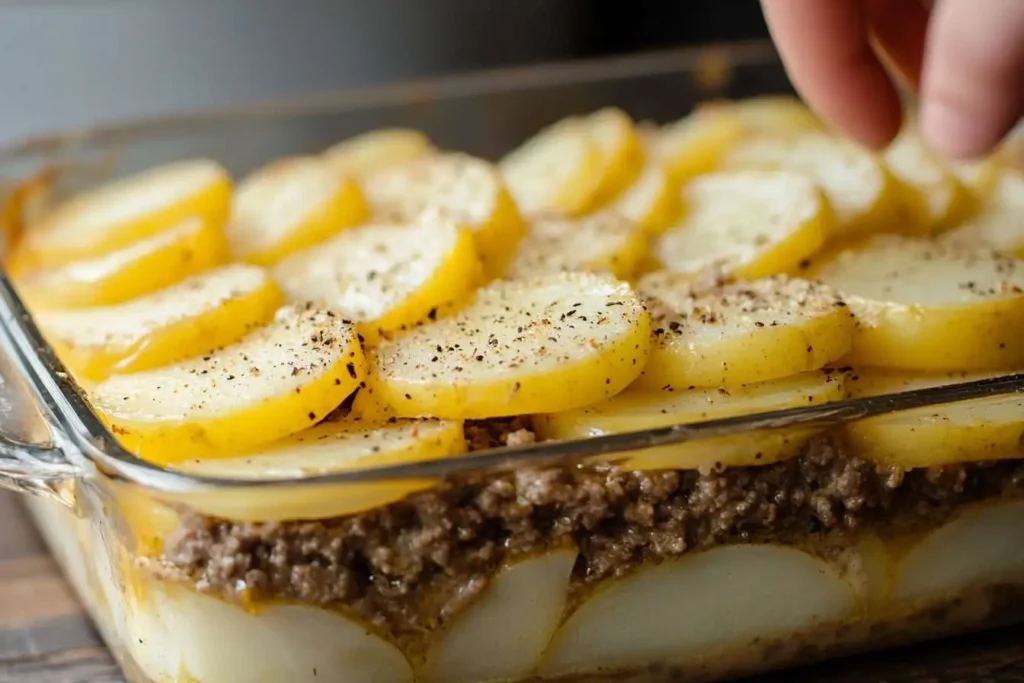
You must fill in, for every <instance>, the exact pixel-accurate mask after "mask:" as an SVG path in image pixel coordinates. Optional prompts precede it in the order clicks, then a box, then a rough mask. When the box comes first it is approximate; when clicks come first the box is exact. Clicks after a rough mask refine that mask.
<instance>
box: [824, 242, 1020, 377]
mask: <svg viewBox="0 0 1024 683" xmlns="http://www.w3.org/2000/svg"><path fill="white" fill-rule="evenodd" d="M810 272H811V273H812V275H813V276H814V277H817V278H820V279H821V280H824V281H825V282H826V283H828V284H830V285H832V286H833V287H835V288H836V289H837V290H839V292H840V294H841V295H842V296H843V299H844V300H845V301H846V303H847V304H849V306H850V310H851V311H852V312H853V313H854V315H856V316H857V329H856V333H855V334H854V340H853V350H852V352H851V354H850V356H849V357H848V361H849V362H850V363H852V364H854V365H864V366H874V367H884V368H902V369H905V370H920V371H943V370H988V369H999V368H1007V367H1019V366H1021V365H1024V345H1021V344H1020V343H1019V337H1020V331H1021V330H1022V329H1024V289H1022V287H1024V264H1021V263H1020V262H1019V261H1016V260H1014V259H1010V258H1006V257H1003V256H999V255H997V254H995V253H993V252H990V251H974V250H961V249H956V248H953V247H950V246H948V245H943V244H937V243H934V242H931V241H927V240H916V239H911V238H904V237H897V236H895V235H880V236H875V237H874V238H872V239H869V240H867V241H865V242H864V243H862V244H860V245H858V247H857V248H856V249H844V250H840V251H838V252H837V253H836V254H835V255H834V256H832V257H831V258H829V259H827V260H825V261H824V263H821V264H817V265H816V266H813V267H812V269H811V271H810Z"/></svg>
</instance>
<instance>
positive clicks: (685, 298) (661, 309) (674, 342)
mask: <svg viewBox="0 0 1024 683" xmlns="http://www.w3.org/2000/svg"><path fill="white" fill-rule="evenodd" d="M637 291H638V292H640V294H641V295H642V296H644V297H645V299H646V301H647V308H648V310H649V311H650V312H651V317H652V322H653V325H654V342H653V344H652V346H651V355H650V358H649V359H648V361H647V366H646V367H645V369H644V374H643V375H641V376H640V378H639V379H638V380H637V383H636V386H637V387H644V388H648V389H661V388H666V387H675V388H677V389H681V388H685V387H689V386H698V387H731V386H737V385H741V384H750V383H754V382H763V381H766V380H770V379H778V378H780V377H788V376H790V375H796V374H799V373H801V372H807V371H809V370H818V369H819V368H822V367H824V366H825V365H828V364H829V363H832V362H834V361H836V360H838V359H840V358H842V357H843V356H844V355H845V354H846V353H847V352H848V351H849V350H850V346H851V345H852V343H853V327H854V321H853V315H852V314H851V313H850V311H849V309H848V307H847V306H846V304H845V303H843V301H842V299H840V298H839V296H838V295H837V294H836V292H835V290H833V289H832V288H831V287H829V286H828V285H824V284H821V283H817V282H809V281H807V280H799V279H791V278H789V277H788V276H785V275H777V276H774V277H770V278H765V279H762V280H753V281H750V282H745V281H739V282H733V283H726V284H722V285H717V286H713V287H711V288H709V289H704V290H701V289H700V288H696V287H694V286H692V285H691V283H690V282H689V277H688V276H686V275H680V274H678V273H671V272H665V271H662V272H657V273H651V274H649V275H646V276H644V277H643V278H641V279H640V281H639V282H638V283H637Z"/></svg>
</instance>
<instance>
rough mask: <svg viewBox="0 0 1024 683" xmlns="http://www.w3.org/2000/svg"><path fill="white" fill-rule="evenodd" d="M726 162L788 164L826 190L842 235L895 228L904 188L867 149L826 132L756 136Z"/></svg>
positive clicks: (735, 166) (737, 165) (748, 165)
mask: <svg viewBox="0 0 1024 683" xmlns="http://www.w3.org/2000/svg"><path fill="white" fill-rule="evenodd" d="M722 165H723V167H724V168H729V169H738V168H761V169H787V170H790V171H795V172H798V173H803V174H805V175H807V177H809V178H811V179H812V180H813V181H814V182H815V183H817V184H818V185H819V186H820V187H821V189H822V190H823V191H824V193H825V196H826V197H827V198H828V201H829V203H830V204H831V205H832V209H833V210H834V212H835V215H836V228H837V231H838V233H839V234H842V235H858V234H864V233H867V232H877V231H880V230H892V229H894V228H898V227H899V226H895V225H893V224H892V223H893V218H894V216H897V215H898V209H899V191H898V187H897V184H896V182H895V180H894V179H893V177H892V175H891V174H890V173H889V172H888V170H887V169H886V168H885V166H884V165H883V164H882V163H880V162H879V161H878V159H876V158H875V156H874V155H873V154H871V153H870V152H868V151H867V150H865V149H863V148H861V147H859V146H857V145H856V144H854V143H852V142H848V141H845V140H842V139H840V138H837V137H833V136H831V135H827V134H825V133H805V134H802V135H796V136H784V137H766V138H753V139H751V140H748V141H746V142H743V143H741V144H739V145H737V146H736V147H735V148H733V149H732V150H730V151H729V153H728V154H727V155H726V157H725V159H724V160H723V162H722Z"/></svg>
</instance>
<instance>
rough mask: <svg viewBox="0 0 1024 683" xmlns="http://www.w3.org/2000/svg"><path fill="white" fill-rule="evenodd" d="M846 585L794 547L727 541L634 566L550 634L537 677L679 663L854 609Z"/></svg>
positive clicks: (846, 615)
mask: <svg viewBox="0 0 1024 683" xmlns="http://www.w3.org/2000/svg"><path fill="white" fill-rule="evenodd" d="M859 607H860V604H859V601H858V599H857V595H856V592H855V591H854V590H853V588H852V587H851V586H850V584H849V583H848V582H847V581H845V580H843V579H842V578H841V577H840V576H839V574H838V573H837V572H836V571H835V570H834V569H833V568H832V567H830V566H829V565H828V564H826V563H825V562H823V561H821V560H818V559H815V558H814V557H812V556H811V555H809V554H807V553H804V552H802V551H800V550H795V549H793V548H785V547H779V546H769V545H734V546H725V547H720V548H715V549H712V550H707V551H703V552H695V553H693V554H692V555H686V556H684V557H682V558H680V559H678V560H672V561H669V562H664V563H662V564H660V565H658V566H654V567H648V568H644V569H640V570H639V571H637V572H636V573H634V574H632V575H630V576H629V577H627V578H624V579H621V580H619V581H616V582H614V583H612V584H610V585H608V586H606V587H604V588H601V589H599V590H598V591H597V592H596V593H595V594H594V595H593V596H591V597H589V598H588V599H587V600H586V601H584V603H583V604H582V605H581V606H580V607H579V608H578V609H577V610H576V611H575V612H574V613H573V614H572V616H571V617H570V618H569V619H568V621H567V622H566V623H565V624H563V625H562V627H561V628H559V630H558V631H557V632H556V633H555V637H554V639H553V640H552V643H551V646H550V648H549V650H548V652H547V653H546V655H545V656H544V659H543V661H542V663H541V668H540V673H541V674H542V675H546V676H547V675H558V674H571V673H576V672H585V671H592V670H594V669H597V668H602V669H616V668H625V667H629V666H645V665H649V664H650V663H651V662H659V663H660V662H664V663H671V664H681V665H685V664H687V663H696V662H699V661H700V660H701V658H702V657H704V656H707V655H709V654H711V653H714V654H715V655H716V656H719V657H725V656H728V653H729V651H730V650H733V649H735V650H736V651H740V650H741V649H742V648H744V647H746V646H748V645H749V643H750V642H751V641H753V640H755V639H759V640H763V641H772V640H781V639H785V638H786V637H788V636H793V635H795V634H798V633H801V632H804V631H810V630H811V629H813V628H815V627H820V626H823V625H833V624H839V623H842V622H844V621H846V620H848V619H852V618H854V617H856V616H858V608H859Z"/></svg>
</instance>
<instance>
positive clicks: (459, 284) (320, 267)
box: [273, 218, 483, 344]
mask: <svg viewBox="0 0 1024 683" xmlns="http://www.w3.org/2000/svg"><path fill="white" fill-rule="evenodd" d="M273 274H274V278H275V279H276V280H277V282H278V283H279V284H280V285H281V288H282V289H283V290H284V292H285V295H286V296H287V297H288V299H289V300H290V301H293V302H303V301H316V302H319V303H322V304H323V305H326V306H328V307H330V308H331V309H333V310H336V311H338V312H339V313H341V315H342V316H344V317H345V318H347V319H349V320H352V321H353V322H355V323H356V324H357V326H358V327H359V331H360V333H361V334H362V335H363V337H364V340H365V341H366V342H367V343H370V344H372V343H376V342H377V341H378V339H379V338H380V337H381V336H390V335H392V334H394V333H395V332H398V331H400V330H404V329H407V328H409V327H413V326H415V325H417V324H419V323H421V322H423V321H425V320H427V319H428V318H434V317H437V315H438V314H439V313H444V312H446V311H448V310H449V309H451V308H453V307H455V306H458V305H461V304H462V303H464V302H465V301H466V300H467V299H469V297H470V296H471V295H472V294H473V291H474V290H475V289H476V287H477V285H478V284H479V283H480V282H481V280H482V278H483V273H482V270H481V265H480V261H479V259H478V258H477V253H476V249H475V247H474V246H473V238H472V235H470V233H469V232H468V231H466V230H463V229H462V228H459V227H458V226H456V225H455V224H453V223H450V222H447V221H441V220H429V219H426V218H421V219H419V220H418V221H417V222H416V223H413V224H403V225H398V224H385V223H373V224H369V225H365V226H359V227H357V228H352V229H350V230H345V231H343V232H342V233H341V234H339V235H337V236H335V237H333V238H331V239H330V240H328V241H327V242H324V243H323V244H320V245H318V246H316V247H313V248H310V249H307V250H305V251H301V252H299V253H297V254H293V255H292V256H289V257H288V258H286V259H284V260H283V261H281V262H280V263H278V264H277V265H276V266H274V269H273Z"/></svg>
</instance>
